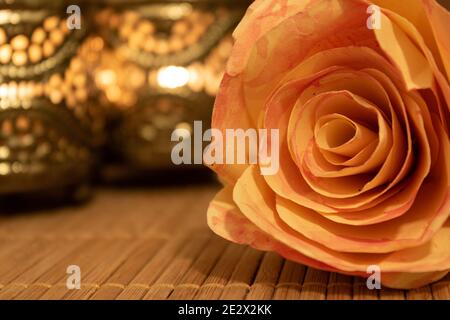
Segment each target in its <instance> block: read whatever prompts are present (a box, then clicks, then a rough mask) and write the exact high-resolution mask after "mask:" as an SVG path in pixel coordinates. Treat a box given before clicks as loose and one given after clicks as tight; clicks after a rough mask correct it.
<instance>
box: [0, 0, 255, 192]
mask: <svg viewBox="0 0 450 320" xmlns="http://www.w3.org/2000/svg"><path fill="white" fill-rule="evenodd" d="M74 4H76V7H73V6H71V5H74ZM248 4H249V1H242V0H239V1H232V0H227V1H220V0H195V1H194V0H191V1H168V0H163V1H148V0H147V1H134V0H133V1H119V0H110V1H108V0H105V1H79V2H77V3H74V2H73V1H69V2H67V1H61V0H57V1H41V0H4V1H0V8H1V11H0V99H1V101H0V194H1V195H9V194H17V193H35V192H36V191H47V190H54V189H57V190H61V189H66V190H68V192H74V191H77V190H78V189H79V186H83V185H86V184H87V183H88V182H90V181H92V180H93V179H94V180H95V181H97V182H98V181H103V182H104V181H108V182H110V181H117V180H122V179H126V180H130V179H131V180H132V179H137V180H140V181H143V180H144V181H145V179H146V178H145V177H148V176H149V175H150V176H151V177H149V178H147V179H148V180H151V181H152V182H153V183H154V182H155V181H154V180H155V179H154V176H155V174H156V175H157V176H158V178H161V174H162V173H164V175H163V176H164V177H165V178H164V179H163V180H164V181H163V182H164V183H167V182H168V179H169V180H170V179H171V176H174V174H173V172H174V171H176V174H175V176H176V177H179V176H180V174H181V175H182V174H184V172H187V171H192V170H193V169H195V170H199V169H201V168H198V167H199V166H193V167H192V168H191V166H189V167H185V168H181V169H182V171H180V170H179V169H180V168H179V167H175V166H174V165H173V164H172V161H171V159H170V153H171V149H172V147H173V145H174V142H171V134H172V132H173V131H174V130H175V129H179V128H182V129H186V130H188V131H191V132H192V124H193V121H194V120H200V121H202V122H203V126H204V129H207V128H208V126H209V123H210V115H211V111H212V106H213V103H214V97H215V94H216V93H217V90H218V87H219V85H220V81H221V77H222V75H223V71H224V68H225V63H226V60H227V57H228V55H229V53H230V50H231V48H232V41H233V40H232V37H231V33H232V31H233V29H234V27H235V26H236V24H237V23H238V22H239V20H240V18H241V17H242V15H243V14H244V12H245V10H246V7H247V6H248ZM77 26H78V27H79V28H78V27H77ZM175 169H178V170H175ZM166 174H167V175H166ZM143 177H144V178H143ZM178 181H179V179H178Z"/></svg>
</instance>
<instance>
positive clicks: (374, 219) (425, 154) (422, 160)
mask: <svg viewBox="0 0 450 320" xmlns="http://www.w3.org/2000/svg"><path fill="white" fill-rule="evenodd" d="M403 100H404V101H405V104H406V109H407V111H408V114H409V118H410V120H411V124H412V130H414V132H415V136H416V139H417V143H418V144H419V146H420V148H419V149H420V152H419V154H418V159H417V160H416V162H417V165H416V167H415V169H414V172H413V174H412V176H411V177H410V178H409V179H408V180H406V182H405V184H404V185H401V187H402V188H401V190H400V191H399V192H398V193H396V194H395V195H393V196H391V197H390V198H388V199H383V200H384V201H382V202H380V203H377V205H376V206H373V207H370V208H366V209H364V214H363V215H362V214H361V212H342V211H341V212H340V213H338V214H334V213H323V215H324V216H325V217H327V218H328V219H330V220H333V221H335V222H339V223H345V224H351V225H367V224H374V223H379V222H383V221H387V220H391V219H394V218H396V217H399V216H401V215H402V214H404V213H405V212H407V211H408V210H410V209H411V206H412V205H413V203H414V200H415V199H416V196H417V193H418V191H419V189H420V186H421V184H422V183H423V181H424V179H425V178H426V177H427V175H428V173H429V171H430V167H431V161H432V151H431V148H430V146H433V147H434V148H435V147H436V146H435V139H436V137H434V136H433V128H432V127H430V124H431V123H430V122H429V121H428V124H427V121H426V118H425V117H423V111H422V110H421V109H420V107H419V105H417V104H416V103H415V101H414V100H413V99H412V98H410V97H408V96H404V97H403ZM426 127H427V128H426ZM427 133H428V134H429V135H430V136H428V135H427ZM445 142H446V141H445V140H444V141H443V143H444V144H445V146H446V143H445ZM445 157H447V156H446V155H445ZM444 163H445V161H444ZM438 169H439V168H438ZM397 188H400V186H397ZM350 204H351V203H350Z"/></svg>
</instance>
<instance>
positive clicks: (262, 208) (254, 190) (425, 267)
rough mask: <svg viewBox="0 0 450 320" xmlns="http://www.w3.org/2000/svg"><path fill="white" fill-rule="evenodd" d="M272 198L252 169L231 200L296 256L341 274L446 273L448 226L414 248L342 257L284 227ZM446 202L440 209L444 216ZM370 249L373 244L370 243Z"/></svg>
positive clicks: (449, 259)
mask: <svg viewBox="0 0 450 320" xmlns="http://www.w3.org/2000/svg"><path fill="white" fill-rule="evenodd" d="M274 197H275V195H274V194H273V192H272V190H270V188H269V187H268V186H267V184H265V182H264V179H263V178H262V177H261V176H260V175H259V170H258V168H257V167H256V166H252V167H250V168H248V169H247V170H246V171H245V172H244V174H243V175H242V177H241V178H240V179H239V180H238V182H237V184H236V185H235V187H234V190H233V200H234V202H235V203H236V205H237V206H238V207H239V209H240V210H241V212H242V213H243V214H244V215H245V216H246V217H247V218H248V219H249V220H250V221H251V222H252V223H254V224H255V225H256V226H257V227H258V228H260V229H261V230H262V231H263V232H266V233H267V234H270V235H271V236H272V237H273V238H274V239H276V240H277V241H279V242H281V243H283V244H284V245H286V246H288V247H290V248H292V249H294V250H295V251H298V252H299V253H301V254H303V255H305V256H308V257H311V258H312V259H316V260H318V261H321V262H323V263H324V264H326V265H329V266H331V267H333V268H336V269H339V270H341V272H365V271H366V270H367V267H368V266H369V265H374V264H376V265H378V266H379V267H380V268H381V271H382V273H384V272H386V273H390V272H407V271H409V270H414V273H422V272H435V271H445V270H448V269H450V253H449V251H448V246H447V243H448V239H449V237H450V222H447V223H446V224H444V225H443V226H442V227H441V228H439V230H438V231H437V232H436V233H435V235H434V237H433V238H432V239H431V240H430V241H429V242H427V243H426V244H423V245H421V246H418V247H414V248H409V249H404V250H399V251H396V252H392V253H385V254H369V253H343V252H338V251H334V250H331V249H329V248H327V247H325V246H323V245H320V244H318V243H317V242H314V241H312V240H309V239H307V238H306V237H304V236H302V235H301V234H300V233H298V232H296V231H294V230H293V229H292V228H290V227H289V226H287V225H286V224H285V223H284V222H283V221H282V220H281V219H280V218H279V217H278V214H277V212H276V209H275V198H274ZM449 209H450V199H449V197H447V200H446V202H445V203H444V204H443V205H442V206H441V211H444V212H448V211H449ZM373 245H374V246H376V245H377V244H376V243H374V244H373Z"/></svg>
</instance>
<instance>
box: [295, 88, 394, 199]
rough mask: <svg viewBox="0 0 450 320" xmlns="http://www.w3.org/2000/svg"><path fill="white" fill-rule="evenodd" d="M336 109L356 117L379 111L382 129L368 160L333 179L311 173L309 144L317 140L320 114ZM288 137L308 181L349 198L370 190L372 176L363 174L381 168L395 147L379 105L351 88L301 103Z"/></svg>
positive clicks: (329, 194) (325, 192)
mask: <svg viewBox="0 0 450 320" xmlns="http://www.w3.org/2000/svg"><path fill="white" fill-rule="evenodd" d="M336 112H339V113H340V114H343V115H345V116H347V117H349V118H352V119H355V118H357V119H358V118H360V115H363V114H365V115H367V114H371V113H373V114H375V115H376V117H377V119H378V130H379V132H378V135H379V136H378V141H379V142H378V147H377V148H376V149H375V151H374V153H373V155H372V156H371V157H370V158H369V159H368V161H367V162H366V163H364V164H363V165H362V166H360V167H359V168H357V167H354V168H352V169H353V170H352V172H351V175H348V176H344V177H342V176H339V177H334V178H331V179H328V178H321V177H319V176H316V175H314V173H312V174H311V173H310V172H311V171H310V169H309V168H312V167H313V166H312V165H311V163H308V160H307V159H308V158H309V157H310V156H311V149H310V148H309V147H310V146H311V144H312V143H314V137H313V135H314V132H313V128H312V127H311V124H314V123H316V121H317V119H316V117H320V116H322V115H326V114H332V113H336ZM358 121H360V120H359V119H358ZM334 134H335V135H337V134H336V133H334ZM288 136H289V140H288V141H289V146H290V150H291V153H293V158H294V161H295V162H296V163H297V165H298V166H299V168H300V171H301V172H302V174H303V177H304V178H305V181H306V182H307V183H308V185H309V186H310V187H311V188H312V189H313V190H314V191H316V192H318V193H319V194H321V195H324V196H326V197H331V198H349V197H354V196H356V195H359V194H361V193H363V192H365V191H366V189H364V188H363V187H364V185H366V183H367V182H368V177H367V176H365V175H363V174H364V173H366V172H370V171H372V170H374V169H375V168H377V167H379V166H380V165H381V164H382V163H383V162H384V161H385V159H386V157H387V155H388V153H389V150H390V149H391V147H392V135H391V130H390V128H389V124H388V123H387V122H386V120H385V119H384V117H383V115H382V114H381V113H380V112H379V110H378V109H377V108H376V107H375V106H373V105H371V104H369V103H368V102H367V101H366V100H364V99H361V98H360V97H357V96H355V95H353V94H352V93H350V92H348V91H337V92H328V93H322V94H319V95H317V96H315V97H314V98H312V99H310V100H309V101H308V102H307V103H306V104H304V105H303V104H301V103H297V104H296V105H295V107H294V109H293V111H292V113H291V117H290V123H289V127H288ZM311 170H312V169H311ZM343 170H345V169H343ZM349 170H350V169H349Z"/></svg>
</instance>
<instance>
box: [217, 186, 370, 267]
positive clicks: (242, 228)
mask: <svg viewBox="0 0 450 320" xmlns="http://www.w3.org/2000/svg"><path fill="white" fill-rule="evenodd" d="M232 192H233V189H232V188H231V187H225V188H224V189H222V190H221V191H220V192H219V193H218V194H217V195H216V196H215V197H214V199H213V200H212V201H211V203H210V205H209V208H208V225H209V227H210V228H211V229H212V230H213V231H214V232H215V233H216V234H217V235H219V236H221V237H223V238H225V239H227V240H230V241H233V242H235V243H239V244H246V245H250V246H252V247H253V248H255V249H258V250H263V251H275V252H278V253H279V254H280V255H282V256H283V257H285V258H286V259H290V260H293V261H296V262H298V263H302V264H306V265H309V266H312V267H314V268H318V269H322V270H326V271H331V272H336V271H338V270H337V269H335V268H332V267H330V266H328V265H326V264H324V263H322V262H320V261H317V260H314V259H311V258H309V257H306V256H304V255H302V254H301V253H299V252H297V251H295V250H293V249H291V248H289V247H287V246H285V245H283V244H282V243H280V242H278V241H276V240H275V239H274V238H272V237H271V236H270V235H268V234H267V233H265V232H263V231H261V230H260V229H259V228H258V227H256V226H255V225H254V224H253V223H252V222H251V221H250V220H248V218H246V217H245V216H244V215H243V214H242V213H241V212H240V210H239V209H238V208H237V206H236V204H235V203H234V202H233V198H232ZM355 275H363V274H358V273H355Z"/></svg>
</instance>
